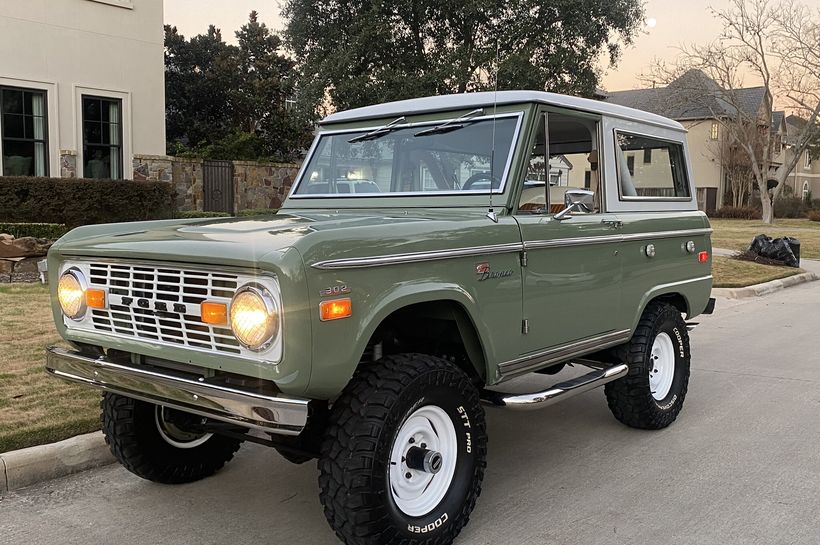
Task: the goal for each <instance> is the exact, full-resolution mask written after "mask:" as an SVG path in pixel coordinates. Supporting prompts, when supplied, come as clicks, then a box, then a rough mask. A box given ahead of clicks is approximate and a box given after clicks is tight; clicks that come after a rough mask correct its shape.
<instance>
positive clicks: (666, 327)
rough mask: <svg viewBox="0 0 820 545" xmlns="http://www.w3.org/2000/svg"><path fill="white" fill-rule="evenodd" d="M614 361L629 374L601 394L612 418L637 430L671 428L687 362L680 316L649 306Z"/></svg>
mask: <svg viewBox="0 0 820 545" xmlns="http://www.w3.org/2000/svg"><path fill="white" fill-rule="evenodd" d="M618 356H619V359H620V360H621V361H622V362H623V363H626V364H627V365H628V366H629V373H628V374H627V376H625V377H624V378H622V379H620V380H616V381H614V382H610V383H609V384H607V385H606V386H605V388H604V391H605V392H606V398H607V401H608V403H609V408H610V410H611V411H612V414H613V415H615V418H617V419H618V420H620V421H621V422H623V423H624V424H626V425H628V426H631V427H634V428H642V429H660V428H665V427H666V426H668V425H670V424H671V423H672V422H674V421H675V419H676V418H677V416H678V413H680V411H681V409H682V408H683V401H684V398H685V397H686V390H687V389H688V387H689V361H690V358H691V354H690V351H689V333H688V331H687V330H686V323H685V322H684V321H683V318H682V317H681V313H680V311H679V310H678V309H677V308H675V307H674V306H672V305H669V304H666V303H659V302H655V303H652V304H650V305H649V306H648V307H647V308H646V310H644V313H643V314H642V315H641V319H640V322H639V323H638V327H637V328H636V329H635V333H634V334H633V336H632V339H631V340H630V341H629V342H628V343H627V344H625V345H624V346H622V347H621V348H620V349H619V350H618Z"/></svg>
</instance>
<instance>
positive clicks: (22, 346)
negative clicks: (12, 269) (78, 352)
mask: <svg viewBox="0 0 820 545" xmlns="http://www.w3.org/2000/svg"><path fill="white" fill-rule="evenodd" d="M59 342H60V337H59V336H58V335H57V331H56V330H55V329H54V323H53V321H52V317H51V307H50V304H49V296H48V290H47V288H46V287H45V286H42V285H40V284H0V452H7V451H10V450H15V449H19V448H24V447H30V446H32V445H40V444H43V443H50V442H53V441H59V440H61V439H66V438H68V437H72V436H74V435H77V434H80V433H86V432H90V431H94V430H97V429H99V427H100V425H99V399H100V394H99V392H97V391H94V390H91V389H88V388H83V387H80V386H75V385H71V384H67V383H65V382H63V381H61V380H58V379H56V378H53V377H50V376H49V375H48V374H47V373H46V371H45V368H44V366H43V364H44V362H45V347H46V346H48V345H52V344H59Z"/></svg>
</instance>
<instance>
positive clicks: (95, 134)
mask: <svg viewBox="0 0 820 545" xmlns="http://www.w3.org/2000/svg"><path fill="white" fill-rule="evenodd" d="M163 41H164V32H163V2H162V0H2V1H0V173H2V175H4V176H51V177H67V178H73V177H84V178H112V179H131V178H133V166H132V165H133V157H134V155H162V154H164V153H165V93H164V61H163V52H164V45H163Z"/></svg>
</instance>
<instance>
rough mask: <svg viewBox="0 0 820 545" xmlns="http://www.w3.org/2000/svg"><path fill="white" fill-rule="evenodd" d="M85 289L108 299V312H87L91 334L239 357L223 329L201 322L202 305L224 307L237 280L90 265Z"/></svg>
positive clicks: (195, 273) (215, 275) (208, 274)
mask: <svg viewBox="0 0 820 545" xmlns="http://www.w3.org/2000/svg"><path fill="white" fill-rule="evenodd" d="M89 275H90V276H89V283H90V284H91V285H92V286H98V287H102V288H104V289H105V290H106V291H107V293H108V308H106V309H93V310H91V323H92V326H93V328H94V330H96V331H100V332H110V333H116V334H119V335H127V336H131V337H136V338H139V339H144V340H148V341H152V342H159V343H163V344H172V345H180V346H186V347H191V348H198V349H205V350H214V351H217V352H224V353H230V354H241V353H242V352H243V350H242V348H241V346H240V345H239V343H238V342H237V341H236V338H235V337H234V335H233V333H232V332H231V330H230V328H229V327H228V325H227V324H226V325H225V326H224V327H222V326H212V325H208V324H205V323H203V322H202V319H201V317H200V308H199V305H200V303H202V302H203V301H215V302H222V303H225V304H228V303H229V302H230V300H231V298H232V297H233V295H234V293H235V292H236V289H237V288H238V287H239V282H238V279H237V276H236V275H233V274H226V273H222V272H210V271H204V270H194V269H176V268H163V267H153V266H148V265H145V266H144V265H131V264H120V263H117V264H114V263H91V264H90V265H89Z"/></svg>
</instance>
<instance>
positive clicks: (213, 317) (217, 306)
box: [199, 301, 228, 325]
mask: <svg viewBox="0 0 820 545" xmlns="http://www.w3.org/2000/svg"><path fill="white" fill-rule="evenodd" d="M199 310H200V312H201V314H202V321H203V322H205V323H206V324H213V325H222V324H227V323H228V305H226V304H225V303H213V302H211V301H205V302H204V303H201V304H200V305H199Z"/></svg>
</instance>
